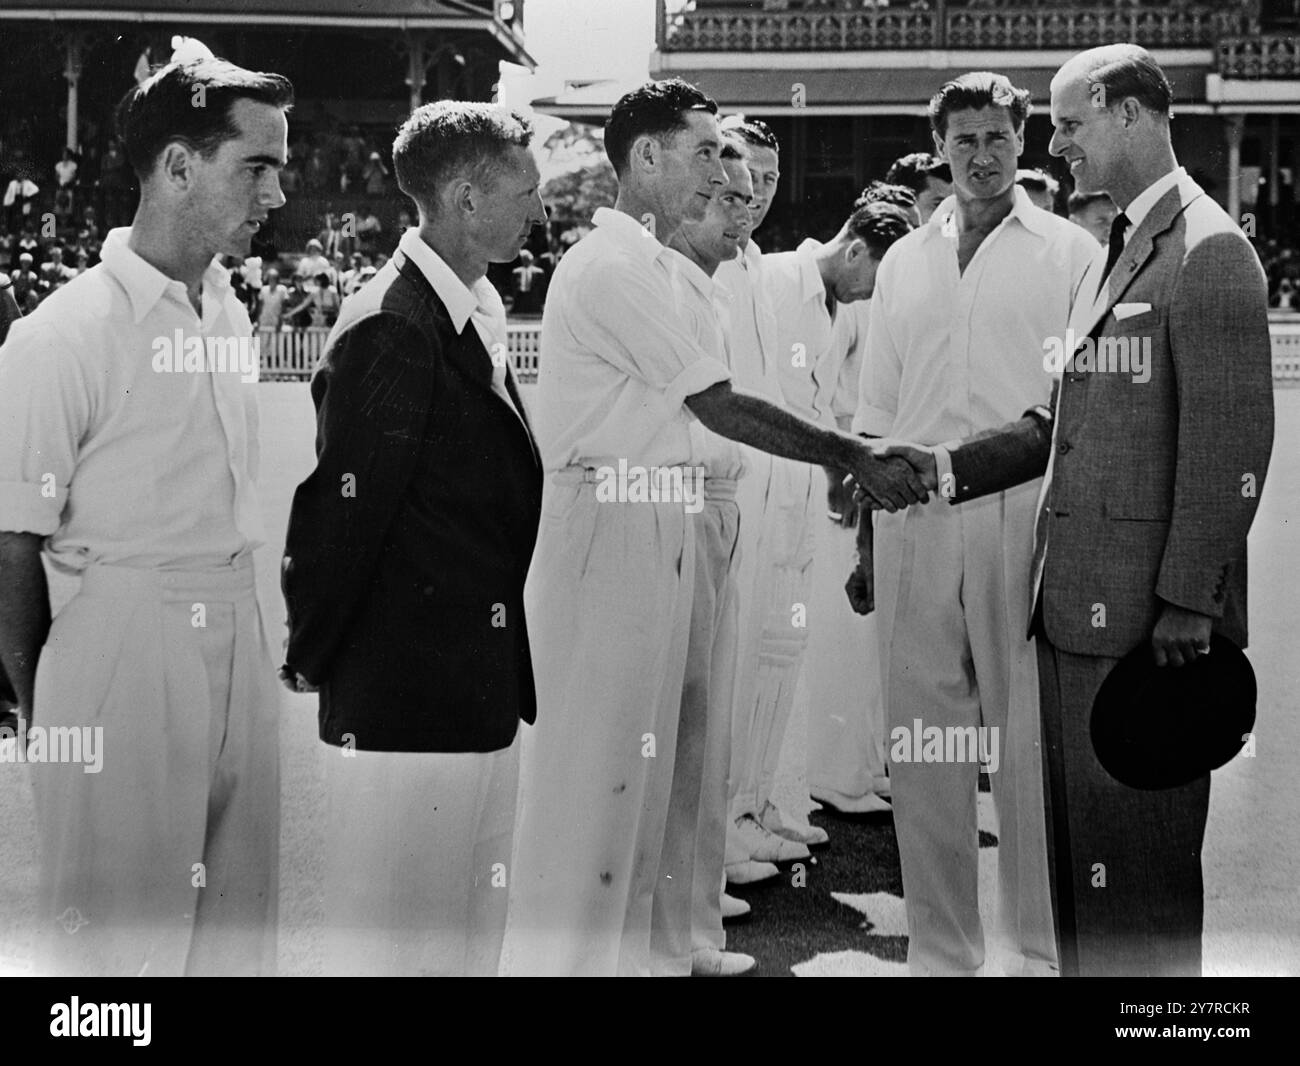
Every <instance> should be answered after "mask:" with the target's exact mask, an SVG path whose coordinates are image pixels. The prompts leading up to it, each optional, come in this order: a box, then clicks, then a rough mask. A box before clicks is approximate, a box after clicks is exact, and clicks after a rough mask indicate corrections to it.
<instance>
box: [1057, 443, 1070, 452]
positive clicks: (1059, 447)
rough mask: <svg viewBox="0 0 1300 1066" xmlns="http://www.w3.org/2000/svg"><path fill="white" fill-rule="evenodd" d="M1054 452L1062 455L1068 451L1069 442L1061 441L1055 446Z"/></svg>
mask: <svg viewBox="0 0 1300 1066" xmlns="http://www.w3.org/2000/svg"><path fill="white" fill-rule="evenodd" d="M1056 450H1057V451H1058V452H1060V453H1061V454H1062V455H1064V454H1065V453H1066V452H1068V451H1069V450H1070V442H1069V441H1068V440H1063V441H1061V443H1060V444H1058V445H1057V446H1056Z"/></svg>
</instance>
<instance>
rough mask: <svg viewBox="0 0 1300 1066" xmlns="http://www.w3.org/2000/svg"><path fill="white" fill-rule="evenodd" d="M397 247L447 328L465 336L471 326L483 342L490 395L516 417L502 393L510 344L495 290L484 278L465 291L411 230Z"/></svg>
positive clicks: (438, 256) (501, 306)
mask: <svg viewBox="0 0 1300 1066" xmlns="http://www.w3.org/2000/svg"><path fill="white" fill-rule="evenodd" d="M397 246H398V247H399V248H400V249H401V250H402V252H403V254H405V255H406V257H407V258H408V259H410V260H411V262H412V263H414V264H415V266H416V269H418V270H419V271H420V273H421V274H423V275H424V279H425V280H426V281H427V282H428V283H429V284H430V285H431V286H432V287H433V291H434V292H435V293H437V294H438V299H440V300H441V301H442V302H443V306H445V307H446V308H447V314H449V315H450V316H451V324H452V325H453V326H455V327H456V333H457V334H461V333H464V332H465V323H466V322H473V323H474V332H475V333H477V334H478V338H479V340H481V341H482V342H483V350H484V351H485V352H487V353H488V358H489V359H490V360H491V363H492V391H493V392H495V393H496V394H497V395H498V396H500V397H501V399H503V400H505V402H506V404H507V405H508V406H509V408H510V410H512V411H514V412H515V414H516V415H518V414H519V410H518V409H517V408H516V407H515V404H514V401H513V400H512V399H510V393H509V392H508V391H507V389H506V370H507V364H508V363H509V358H510V357H509V351H510V343H509V337H508V333H507V327H506V305H505V304H504V303H502V301H501V294H500V293H499V292H497V290H496V286H495V285H493V284H492V282H490V281H488V279H487V277H486V276H484V277H481V278H479V279H478V280H477V281H475V282H474V285H473V287H472V288H466V286H465V283H464V282H463V281H461V280H460V278H458V277H457V276H456V272H455V271H454V270H452V269H451V267H449V266H448V265H447V261H446V260H445V259H443V258H442V256H440V255H439V254H438V253H437V252H435V251H434V250H433V249H432V248H430V247H429V245H427V244H425V243H424V241H423V240H421V239H420V231H419V230H418V229H415V228H411V229H408V230H407V231H406V232H405V233H403V234H402V236H401V239H400V240H399V241H398V242H397ZM520 420H521V421H522V417H521V419H520Z"/></svg>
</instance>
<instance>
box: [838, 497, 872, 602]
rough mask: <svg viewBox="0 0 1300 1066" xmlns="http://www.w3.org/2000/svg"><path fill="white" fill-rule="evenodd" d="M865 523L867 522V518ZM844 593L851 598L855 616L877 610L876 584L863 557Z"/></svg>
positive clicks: (848, 581)
mask: <svg viewBox="0 0 1300 1066" xmlns="http://www.w3.org/2000/svg"><path fill="white" fill-rule="evenodd" d="M863 521H866V519H865V517H864V518H863ZM844 591H845V592H846V593H847V594H848V597H849V606H851V607H852V608H853V611H854V613H855V614H870V613H871V612H872V611H874V610H875V609H876V582H875V577H874V575H873V574H872V572H871V567H870V566H864V565H863V560H862V557H861V556H859V557H858V562H857V565H856V566H855V567H854V568H853V573H851V574H849V579H848V580H847V581H846V582H844Z"/></svg>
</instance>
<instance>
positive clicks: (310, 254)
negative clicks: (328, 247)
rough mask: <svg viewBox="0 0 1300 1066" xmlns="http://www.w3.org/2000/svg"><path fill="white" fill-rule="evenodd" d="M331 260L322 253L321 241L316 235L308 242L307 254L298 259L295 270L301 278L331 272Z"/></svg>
mask: <svg viewBox="0 0 1300 1066" xmlns="http://www.w3.org/2000/svg"><path fill="white" fill-rule="evenodd" d="M330 269H331V268H330V261H329V260H328V259H326V258H325V256H324V255H323V254H322V249H321V243H320V241H318V240H317V239H316V238H315V237H313V238H312V239H311V240H309V241H308V242H307V254H306V255H304V256H303V257H302V258H301V259H300V260H299V261H298V269H297V270H295V271H294V274H295V276H297V277H299V278H314V277H315V276H316V275H317V274H329V272H330Z"/></svg>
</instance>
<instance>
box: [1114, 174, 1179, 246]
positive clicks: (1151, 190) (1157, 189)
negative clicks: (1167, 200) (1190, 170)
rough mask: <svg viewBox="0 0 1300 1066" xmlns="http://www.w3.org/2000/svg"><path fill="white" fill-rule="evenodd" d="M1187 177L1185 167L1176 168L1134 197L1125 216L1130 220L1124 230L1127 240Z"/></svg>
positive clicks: (1126, 209) (1125, 210)
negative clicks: (1165, 197)
mask: <svg viewBox="0 0 1300 1066" xmlns="http://www.w3.org/2000/svg"><path fill="white" fill-rule="evenodd" d="M1185 177H1187V169H1186V168H1185V167H1175V168H1174V169H1173V170H1171V171H1170V172H1169V173H1168V174H1165V175H1164V176H1163V177H1159V178H1156V180H1155V181H1153V182H1152V183H1151V184H1150V185H1148V186H1147V187H1146V188H1145V189H1143V190H1142V191H1141V192H1140V193H1138V194H1137V195H1136V196H1135V197H1133V202H1132V203H1131V204H1129V205H1128V207H1126V208H1124V216H1125V217H1126V218H1127V219H1128V226H1127V227H1126V228H1125V230H1124V235H1125V237H1126V238H1127V236H1128V234H1130V233H1132V232H1134V231H1135V230H1136V229H1137V228H1138V226H1140V225H1142V220H1143V219H1144V218H1146V217H1147V215H1149V214H1150V213H1151V209H1152V208H1153V207H1155V206H1156V204H1157V203H1159V202H1160V198H1161V197H1162V196H1164V195H1165V193H1167V192H1168V191H1169V190H1170V189H1172V188H1174V186H1176V185H1178V184H1179V183H1181V182H1182V180H1183V179H1184V178H1185Z"/></svg>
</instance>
